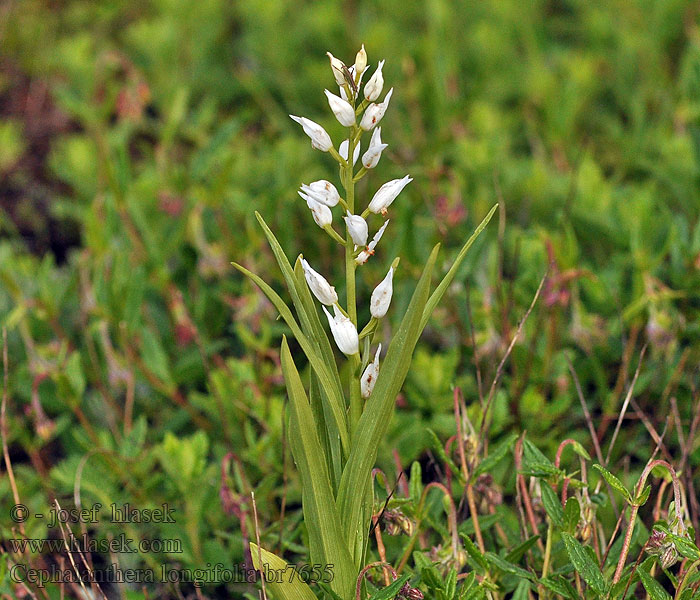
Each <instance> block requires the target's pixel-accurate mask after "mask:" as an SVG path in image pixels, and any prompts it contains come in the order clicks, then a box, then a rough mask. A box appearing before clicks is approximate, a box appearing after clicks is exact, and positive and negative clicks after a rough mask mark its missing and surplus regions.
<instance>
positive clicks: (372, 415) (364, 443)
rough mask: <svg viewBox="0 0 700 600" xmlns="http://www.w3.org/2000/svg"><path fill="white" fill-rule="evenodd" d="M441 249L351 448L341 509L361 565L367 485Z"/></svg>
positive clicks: (395, 341) (419, 289) (423, 279)
mask: <svg viewBox="0 0 700 600" xmlns="http://www.w3.org/2000/svg"><path fill="white" fill-rule="evenodd" d="M438 249H439V245H437V246H435V248H433V251H432V253H431V254H430V258H429V259H428V262H427V263H426V265H425V268H424V269H423V274H422V275H421V278H420V280H419V281H418V285H417V286H416V289H415V291H414V292H413V297H412V298H411V302H410V304H409V306H408V309H407V311H406V314H405V315H404V318H403V319H402V321H401V325H400V326H399V329H398V331H397V332H396V334H395V335H394V338H393V339H392V341H391V344H390V345H389V350H388V352H387V355H386V358H385V359H384V362H383V364H382V366H381V369H380V371H379V376H378V377H377V383H376V384H375V387H374V391H373V392H372V395H371V396H370V397H369V399H368V401H367V405H366V407H365V410H364V412H363V413H362V417H360V421H359V423H358V426H357V430H356V431H355V434H354V435H353V437H352V449H351V451H350V456H349V457H348V462H347V464H346V465H345V468H344V469H343V477H342V479H341V481H340V489H339V491H338V508H339V511H340V514H342V515H343V517H344V521H345V535H346V539H347V542H348V546H349V547H350V548H351V550H352V552H353V558H354V560H355V561H356V564H358V565H359V562H360V561H361V559H362V555H363V549H364V546H365V544H366V540H367V533H368V528H367V526H366V525H367V523H364V522H363V502H364V500H365V498H366V486H368V485H370V474H371V471H372V467H373V466H374V462H375V460H376V458H377V449H378V447H379V443H380V441H381V439H382V437H383V436H384V433H385V432H386V428H387V427H388V425H389V420H390V418H391V413H392V411H393V408H394V401H395V400H396V395H397V394H398V393H399V391H400V390H401V386H402V385H403V382H404V379H405V378H406V374H407V373H408V367H409V365H410V363H411V357H412V355H413V349H414V348H415V346H416V343H417V342H418V338H419V336H420V332H421V329H420V322H421V315H422V314H423V309H424V308H425V303H426V302H427V300H428V294H429V293H430V277H431V274H432V271H433V267H434V265H435V259H436V257H437V252H438Z"/></svg>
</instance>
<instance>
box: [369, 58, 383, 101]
mask: <svg viewBox="0 0 700 600" xmlns="http://www.w3.org/2000/svg"><path fill="white" fill-rule="evenodd" d="M383 66H384V61H383V60H380V61H379V64H378V65H377V70H376V71H375V72H374V74H373V75H372V77H370V78H369V81H368V82H367V84H366V85H365V98H367V100H369V101H370V102H374V101H375V100H376V99H377V98H379V94H381V93H382V88H383V87H384V76H383V75H382V67H383Z"/></svg>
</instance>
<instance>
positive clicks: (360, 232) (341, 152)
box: [290, 46, 412, 398]
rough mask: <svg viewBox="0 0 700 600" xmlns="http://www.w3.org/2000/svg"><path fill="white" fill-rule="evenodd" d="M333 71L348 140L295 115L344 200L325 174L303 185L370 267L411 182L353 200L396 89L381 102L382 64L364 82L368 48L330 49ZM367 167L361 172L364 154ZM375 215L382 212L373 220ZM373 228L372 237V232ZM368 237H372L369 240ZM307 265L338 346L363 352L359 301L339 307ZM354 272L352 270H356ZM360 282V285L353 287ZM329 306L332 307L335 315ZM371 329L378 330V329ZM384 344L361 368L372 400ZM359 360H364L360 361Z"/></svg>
mask: <svg viewBox="0 0 700 600" xmlns="http://www.w3.org/2000/svg"><path fill="white" fill-rule="evenodd" d="M328 58H329V61H330V68H331V73H332V75H333V78H334V80H335V84H336V85H337V86H338V90H337V93H335V92H334V91H331V90H325V92H324V93H325V95H326V99H327V100H328V106H329V107H330V109H331V112H332V113H333V115H334V116H335V118H336V119H337V121H338V122H339V123H340V124H341V125H342V126H343V127H346V128H347V136H346V139H344V140H342V141H341V142H340V144H338V146H337V150H336V146H335V145H334V144H333V141H332V139H331V137H330V135H329V134H328V132H327V131H326V130H325V129H324V128H323V127H322V126H321V125H319V124H318V123H316V122H314V121H312V120H310V119H307V118H306V117H298V116H294V115H290V117H291V118H292V119H293V120H294V121H296V122H297V123H299V124H300V125H301V126H302V128H303V130H304V133H305V134H306V135H307V136H309V138H310V139H311V145H312V146H313V148H316V149H317V150H321V151H322V152H328V153H329V154H330V155H331V156H333V158H335V160H336V161H337V162H338V163H339V165H340V176H341V180H342V183H343V187H344V188H345V193H346V197H345V198H343V197H341V194H340V193H339V192H338V188H336V186H335V185H334V184H333V183H332V182H330V181H327V180H325V179H320V180H318V181H312V182H310V183H308V184H307V183H303V184H302V185H301V186H300V189H299V192H298V193H299V196H301V198H302V199H303V200H304V201H305V202H306V205H307V206H308V208H309V210H310V211H311V216H312V218H313V220H314V221H315V223H316V224H317V225H318V226H319V227H320V228H322V229H323V230H324V231H326V233H328V235H330V236H331V237H332V238H333V239H334V240H335V241H336V242H338V243H340V244H342V245H343V246H344V247H345V249H346V253H347V257H348V260H351V262H350V264H351V265H353V263H354V266H353V267H352V268H353V269H354V268H356V267H357V266H360V265H363V264H365V263H366V262H367V261H368V260H369V259H370V258H371V257H372V256H373V255H374V253H375V250H376V247H377V244H378V243H379V241H380V240H381V238H382V235H383V234H384V231H385V230H386V227H387V225H388V224H389V220H388V219H387V218H386V215H387V212H388V209H389V207H390V206H391V204H392V203H393V202H394V200H396V198H397V197H398V195H399V194H400V193H401V191H402V190H403V189H404V188H405V187H406V186H407V185H408V184H409V183H410V182H411V181H412V179H411V177H409V176H408V175H406V176H405V177H402V178H400V179H393V180H391V181H388V182H387V183H385V184H383V185H381V186H380V187H379V188H378V189H377V191H376V192H375V194H374V195H373V197H372V198H371V200H370V201H369V202H368V203H367V204H366V207H365V208H364V210H363V211H359V210H356V207H355V201H354V184H355V182H356V181H358V180H359V179H360V178H362V177H363V176H364V175H366V173H367V172H368V171H369V170H370V169H374V168H375V167H376V166H377V164H378V163H379V161H380V159H381V157H382V153H383V152H384V150H386V148H387V147H388V144H386V143H385V142H383V141H382V130H381V127H378V124H379V123H380V122H381V120H382V119H383V118H384V115H385V113H386V111H387V109H388V108H389V102H390V100H391V96H392V94H393V88H392V89H390V90H389V91H388V92H386V94H385V95H384V97H383V99H381V100H380V97H381V95H382V92H383V90H384V74H383V68H384V61H383V60H382V61H379V64H378V65H377V67H376V68H375V69H374V72H373V73H372V75H371V76H370V77H369V78H368V79H367V82H366V83H365V84H364V88H363V84H362V80H363V76H364V75H365V73H366V72H367V71H368V70H370V67H369V65H368V63H367V52H366V51H365V48H364V46H362V48H360V50H359V51H358V52H357V55H356V56H355V63H354V64H353V65H351V66H347V65H346V64H345V63H344V62H343V61H341V60H340V59H338V58H336V57H335V56H333V55H332V54H331V53H330V52H329V53H328ZM366 132H372V134H371V137H370V139H369V142H368V145H367V146H366V148H365V149H364V152H362V150H361V146H362V141H361V138H362V135H363V134H364V133H366ZM360 156H361V157H362V158H361V161H360V164H361V166H359V167H358V169H357V170H356V169H355V164H356V163H357V161H358V159H359V157H360ZM335 207H339V208H340V209H342V211H341V214H342V218H343V221H344V222H345V233H346V235H345V236H342V235H341V234H340V233H339V232H338V231H336V230H335V228H334V227H333V211H332V209H333V208H335ZM371 215H379V216H380V217H381V219H378V220H379V221H380V222H379V223H378V225H377V226H376V228H375V226H374V225H372V227H370V225H371V223H369V222H368V219H370V216H371ZM371 218H377V217H371ZM370 230H372V232H373V234H372V236H371V237H370ZM368 240H369V241H368ZM396 264H397V263H396V261H395V263H394V264H393V265H392V266H391V267H390V268H389V270H388V272H387V274H386V276H385V277H384V279H383V280H382V281H381V282H380V283H379V284H378V285H377V286H376V288H375V289H374V291H373V292H372V295H371V298H370V307H369V308H370V314H371V316H372V322H371V323H370V324H371V325H374V324H376V320H378V319H381V318H382V317H384V316H386V314H387V312H388V310H389V305H390V304H391V298H392V294H393V277H394V267H395V266H396ZM302 267H303V269H304V275H305V278H306V282H307V284H308V286H309V289H310V290H311V292H312V294H313V295H314V297H315V298H316V299H317V300H318V301H319V302H320V303H321V304H322V305H323V311H324V312H325V314H326V318H327V319H328V324H329V327H330V331H331V334H332V335H333V339H334V340H335V343H336V345H337V346H338V348H339V349H340V351H341V352H343V354H345V355H347V356H349V357H358V358H359V353H360V340H361V337H362V336H361V335H360V334H358V329H357V323H356V317H355V316H354V315H355V310H356V309H355V306H354V298H352V300H350V299H348V300H349V302H348V303H349V304H353V306H350V305H348V306H347V307H346V308H345V309H343V308H342V307H341V306H340V304H339V299H338V294H337V293H336V291H335V287H333V286H332V285H331V284H330V283H329V282H328V281H327V280H326V279H325V277H324V276H323V275H321V274H320V273H318V272H317V271H315V270H314V269H313V268H312V267H311V265H309V263H308V262H307V261H306V260H302ZM352 275H354V270H353V272H352ZM353 287H354V286H353ZM326 307H332V311H333V312H332V313H331V312H330V310H329V309H327V308H326ZM367 329H368V330H371V331H374V328H373V327H368V328H367ZM380 353H381V344H379V345H378V347H377V349H376V351H375V352H374V355H373V358H372V355H369V356H364V357H363V358H364V361H362V365H363V366H364V368H363V370H362V373H361V374H360V371H359V370H358V371H357V374H358V376H359V379H360V391H361V395H362V397H363V398H369V397H370V395H371V394H372V390H373V388H374V384H375V382H376V380H377V377H378V375H379V357H380ZM358 364H359V363H358Z"/></svg>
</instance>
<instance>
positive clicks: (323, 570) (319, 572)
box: [10, 563, 333, 587]
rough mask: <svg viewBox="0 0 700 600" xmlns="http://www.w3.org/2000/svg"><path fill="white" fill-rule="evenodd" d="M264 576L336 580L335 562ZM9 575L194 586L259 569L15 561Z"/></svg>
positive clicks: (242, 579)
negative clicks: (78, 567)
mask: <svg viewBox="0 0 700 600" xmlns="http://www.w3.org/2000/svg"><path fill="white" fill-rule="evenodd" d="M263 573H264V575H265V580H266V581H269V582H277V583H283V582H292V581H294V579H295V578H297V577H298V578H299V579H301V580H302V581H304V582H306V583H315V582H319V581H320V582H323V583H330V582H331V581H333V565H318V564H314V565H308V564H305V565H287V566H286V567H285V568H284V569H272V568H270V567H269V566H267V565H266V566H265V567H264V568H263ZM10 578H11V579H12V581H14V582H15V583H32V584H34V585H36V586H37V587H45V586H46V584H49V583H80V582H81V581H82V583H83V584H85V583H98V584H101V583H137V584H143V583H191V584H193V585H195V586H203V585H206V584H217V585H218V584H222V583H223V584H225V583H254V582H255V581H256V578H257V571H256V570H255V569H251V568H248V567H246V566H245V565H233V567H226V566H224V565H223V564H222V563H216V564H215V565H212V564H211V563H207V566H206V568H203V569H182V568H178V567H175V566H173V565H168V564H163V565H161V566H160V569H159V570H156V569H124V568H121V567H120V566H119V565H117V564H111V565H109V566H108V567H106V568H100V569H92V570H90V571H87V570H83V572H81V573H78V572H76V571H75V570H72V569H68V568H60V567H58V566H57V565H52V566H51V567H49V568H46V569H36V568H33V567H30V566H28V565H25V564H21V563H18V564H15V565H13V566H12V567H11V569H10Z"/></svg>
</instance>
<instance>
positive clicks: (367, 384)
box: [360, 344, 382, 398]
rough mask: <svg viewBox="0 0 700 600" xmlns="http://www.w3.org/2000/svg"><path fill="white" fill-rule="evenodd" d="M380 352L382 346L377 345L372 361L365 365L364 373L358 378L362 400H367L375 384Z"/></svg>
mask: <svg viewBox="0 0 700 600" xmlns="http://www.w3.org/2000/svg"><path fill="white" fill-rule="evenodd" d="M381 351H382V345H381V344H379V348H377V353H376V354H375V355H374V360H373V361H372V362H371V363H369V364H368V365H367V367H366V368H365V372H364V373H362V377H360V393H361V394H362V397H363V398H369V397H370V396H371V395H372V390H373V389H374V384H375V383H376V382H377V376H378V375H379V353H380V352H381Z"/></svg>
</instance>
